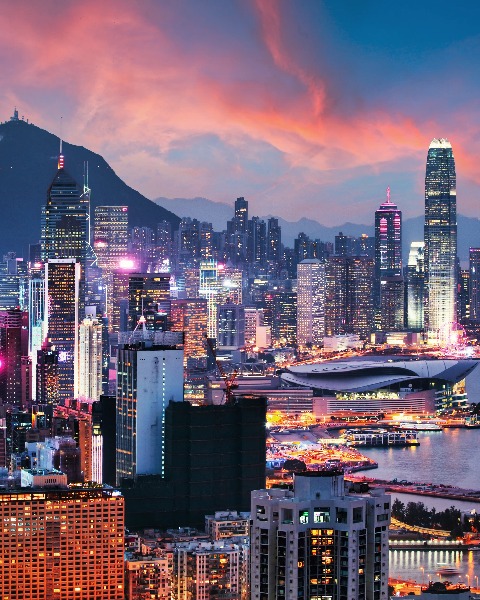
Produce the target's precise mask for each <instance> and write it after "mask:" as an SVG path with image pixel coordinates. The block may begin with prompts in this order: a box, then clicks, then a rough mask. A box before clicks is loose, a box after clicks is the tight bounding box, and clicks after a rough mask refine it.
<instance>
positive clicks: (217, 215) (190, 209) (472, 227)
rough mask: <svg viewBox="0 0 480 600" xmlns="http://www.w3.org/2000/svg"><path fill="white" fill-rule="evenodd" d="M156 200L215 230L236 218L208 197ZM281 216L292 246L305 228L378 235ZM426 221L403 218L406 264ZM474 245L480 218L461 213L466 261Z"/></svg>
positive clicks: (325, 235)
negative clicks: (413, 244)
mask: <svg viewBox="0 0 480 600" xmlns="http://www.w3.org/2000/svg"><path fill="white" fill-rule="evenodd" d="M154 202H158V203H159V204H161V205H162V206H164V207H165V208H168V209H169V210H171V211H174V212H175V213H176V214H178V215H180V216H181V217H192V218H195V219H198V220H199V221H208V222H210V223H212V224H213V228H214V229H215V231H222V230H224V229H225V227H226V222H227V220H228V219H231V218H232V217H233V204H231V205H229V204H225V203H224V202H213V201H212V200H208V199H207V198H157V199H156V200H154ZM271 216H272V215H267V216H263V217H261V218H262V219H264V220H267V219H268V218H270V217H271ZM277 218H278V223H279V225H281V227H282V241H283V243H284V244H285V245H287V246H290V247H292V246H293V240H294V239H295V238H296V237H297V236H298V234H299V233H300V232H301V231H303V233H305V234H307V235H308V236H309V237H310V238H312V239H320V240H322V241H324V242H334V241H335V236H336V235H337V234H338V233H339V232H340V231H341V232H342V233H343V234H345V235H351V236H354V237H358V236H360V235H361V234H362V233H366V234H367V235H374V227H373V224H372V225H358V224H356V223H349V222H346V223H343V224H342V225H336V226H335V227H326V226H325V225H322V224H321V223H319V222H318V221H314V220H313V219H307V218H305V217H304V218H303V219H300V220H298V221H295V222H291V221H286V220H285V219H282V218H281V217H277ZM372 221H373V212H372ZM423 223H424V218H423V216H418V217H413V218H410V219H405V220H404V221H403V254H404V261H405V264H406V262H407V259H408V251H409V248H410V244H411V242H414V241H419V240H423ZM470 247H480V220H479V219H477V218H474V217H465V216H464V215H458V255H459V257H460V260H461V261H462V262H463V263H466V262H468V250H469V248H470Z"/></svg>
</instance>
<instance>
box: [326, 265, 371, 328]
mask: <svg viewBox="0 0 480 600" xmlns="http://www.w3.org/2000/svg"><path fill="white" fill-rule="evenodd" d="M373 278H374V262H373V260H372V259H370V258H369V257H368V256H350V257H348V256H329V257H328V258H327V261H326V263H325V332H326V335H328V336H332V335H338V334H341V333H356V334H358V335H360V337H361V338H364V339H365V338H366V337H368V335H369V333H371V331H372V330H373V314H374V311H373V295H372V287H373Z"/></svg>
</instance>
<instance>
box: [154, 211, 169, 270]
mask: <svg viewBox="0 0 480 600" xmlns="http://www.w3.org/2000/svg"><path fill="white" fill-rule="evenodd" d="M171 255H172V224H171V223H170V221H162V222H161V223H159V224H158V225H157V262H158V264H159V265H162V264H166V262H167V261H168V262H170V261H171Z"/></svg>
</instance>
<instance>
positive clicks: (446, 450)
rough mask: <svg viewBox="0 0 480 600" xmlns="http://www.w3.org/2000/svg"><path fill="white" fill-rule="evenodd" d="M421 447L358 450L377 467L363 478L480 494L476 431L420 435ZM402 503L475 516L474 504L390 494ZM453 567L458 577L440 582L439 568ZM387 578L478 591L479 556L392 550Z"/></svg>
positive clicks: (479, 439)
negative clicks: (444, 583) (462, 586)
mask: <svg viewBox="0 0 480 600" xmlns="http://www.w3.org/2000/svg"><path fill="white" fill-rule="evenodd" d="M418 439H419V441H420V446H413V447H410V448H385V449H381V448H364V449H363V448H362V453H363V454H365V455H366V456H368V457H369V458H372V459H373V460H375V461H376V462H378V469H375V470H374V471H370V472H369V473H368V474H367V473H366V475H368V476H373V477H375V478H378V479H386V480H392V479H395V478H396V479H397V480H398V481H402V480H407V481H417V482H420V483H430V482H431V483H434V484H445V485H454V486H459V487H462V488H466V489H480V477H479V473H478V464H479V460H480V448H479V442H480V430H479V429H470V430H468V429H446V430H444V431H443V432H430V433H427V432H421V433H419V436H418ZM392 497H394V498H395V497H398V498H399V499H400V500H401V501H402V502H405V503H407V502H423V503H424V504H425V505H426V506H427V507H428V508H432V507H435V508H436V509H437V510H445V509H446V508H448V507H450V506H452V505H453V506H455V507H457V508H459V509H460V510H470V509H476V510H477V511H478V510H480V506H479V504H478V503H477V504H476V503H469V502H462V501H456V500H449V499H444V498H432V497H430V496H420V495H418V496H417V495H412V494H392ZM442 564H443V565H448V566H455V567H456V568H457V569H458V571H459V574H458V575H450V576H449V577H441V576H440V575H437V573H438V569H439V565H442ZM390 577H394V578H398V579H411V580H416V581H417V582H419V583H427V582H428V580H429V579H433V580H440V579H442V580H445V579H448V580H449V581H452V582H454V583H458V582H459V581H463V582H464V583H465V584H470V585H472V586H475V587H477V581H478V579H477V578H480V552H478V551H477V552H475V551H468V552H459V551H457V550H438V551H435V552H422V551H419V550H413V551H405V550H395V551H391V552H390Z"/></svg>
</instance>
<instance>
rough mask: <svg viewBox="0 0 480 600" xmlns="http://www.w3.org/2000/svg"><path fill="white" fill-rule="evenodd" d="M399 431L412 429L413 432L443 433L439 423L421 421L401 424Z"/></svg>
mask: <svg viewBox="0 0 480 600" xmlns="http://www.w3.org/2000/svg"><path fill="white" fill-rule="evenodd" d="M398 428H399V429H411V430H413V431H443V429H442V427H441V426H440V425H438V423H422V422H421V421H408V422H405V423H400V425H399V426H398Z"/></svg>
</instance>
